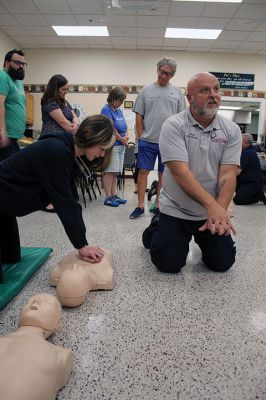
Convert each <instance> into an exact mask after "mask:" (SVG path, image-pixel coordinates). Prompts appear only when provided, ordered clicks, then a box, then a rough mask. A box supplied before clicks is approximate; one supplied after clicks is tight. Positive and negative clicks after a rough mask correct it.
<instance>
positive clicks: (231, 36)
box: [219, 31, 249, 41]
mask: <svg viewBox="0 0 266 400" xmlns="http://www.w3.org/2000/svg"><path fill="white" fill-rule="evenodd" d="M248 35H249V32H241V31H222V32H221V34H220V35H219V40H241V41H242V40H245V39H246V37H247V36H248Z"/></svg>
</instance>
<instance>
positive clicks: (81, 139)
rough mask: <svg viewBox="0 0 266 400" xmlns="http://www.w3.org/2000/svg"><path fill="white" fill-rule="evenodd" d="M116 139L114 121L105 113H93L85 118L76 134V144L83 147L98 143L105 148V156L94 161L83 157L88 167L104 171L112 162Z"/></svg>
mask: <svg viewBox="0 0 266 400" xmlns="http://www.w3.org/2000/svg"><path fill="white" fill-rule="evenodd" d="M115 140H116V139H115V135H114V127H113V124H112V121H111V120H110V119H109V118H108V117H106V116H105V115H92V116H90V117H87V118H85V119H84V120H83V121H82V123H81V124H80V126H79V128H78V130H77V132H76V135H75V136H74V142H75V144H76V145H77V146H78V147H80V148H81V149H84V148H89V147H93V146H96V145H97V146H100V148H101V149H103V150H105V155H104V157H100V158H96V159H95V160H93V161H89V160H87V159H86V160H85V157H83V161H85V162H86V165H87V166H88V168H89V169H92V170H97V171H103V170H104V169H105V168H106V167H107V166H108V164H109V163H110V159H111V154H112V148H113V145H114V143H115Z"/></svg>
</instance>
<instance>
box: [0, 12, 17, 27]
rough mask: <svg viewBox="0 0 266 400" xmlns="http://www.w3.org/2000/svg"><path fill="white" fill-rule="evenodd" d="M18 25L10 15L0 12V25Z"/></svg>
mask: <svg viewBox="0 0 266 400" xmlns="http://www.w3.org/2000/svg"><path fill="white" fill-rule="evenodd" d="M9 25H19V23H18V21H16V20H15V18H14V17H12V16H11V15H6V14H0V26H9Z"/></svg>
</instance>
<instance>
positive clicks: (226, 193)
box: [217, 173, 236, 210]
mask: <svg viewBox="0 0 266 400" xmlns="http://www.w3.org/2000/svg"><path fill="white" fill-rule="evenodd" d="M235 187H236V176H235V174H233V173H230V174H226V175H223V176H221V177H219V180H218V187H217V203H218V204H219V205H220V206H221V207H223V208H224V209H225V210H227V208H228V207H229V204H230V202H231V200H232V198H233V195H234V192H235Z"/></svg>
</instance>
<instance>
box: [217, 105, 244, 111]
mask: <svg viewBox="0 0 266 400" xmlns="http://www.w3.org/2000/svg"><path fill="white" fill-rule="evenodd" d="M241 108H242V107H236V106H220V108H219V110H235V111H237V110H241Z"/></svg>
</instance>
